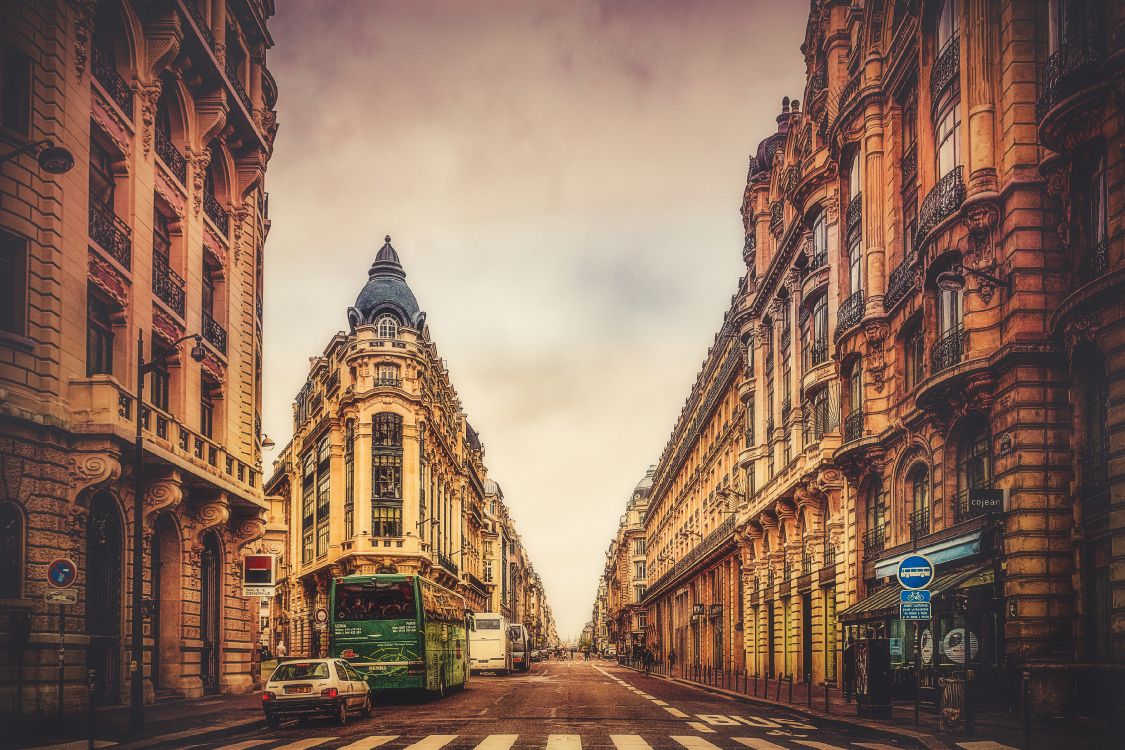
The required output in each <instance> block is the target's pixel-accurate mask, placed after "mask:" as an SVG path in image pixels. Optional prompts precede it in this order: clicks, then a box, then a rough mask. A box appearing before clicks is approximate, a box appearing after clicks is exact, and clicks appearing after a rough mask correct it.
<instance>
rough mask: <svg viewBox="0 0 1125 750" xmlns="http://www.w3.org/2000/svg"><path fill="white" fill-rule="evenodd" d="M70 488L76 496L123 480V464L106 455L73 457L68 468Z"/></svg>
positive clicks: (90, 454)
mask: <svg viewBox="0 0 1125 750" xmlns="http://www.w3.org/2000/svg"><path fill="white" fill-rule="evenodd" d="M68 474H69V478H70V487H71V489H72V490H74V494H75V495H77V494H78V493H80V492H82V491H83V490H86V489H88V488H90V487H94V486H97V485H104V484H109V483H111V482H116V481H117V480H118V479H120V478H121V462H120V461H119V460H118V459H117V458H116V457H115V456H110V455H107V454H105V453H79V454H76V455H74V456H72V457H71V459H70V466H69V467H68Z"/></svg>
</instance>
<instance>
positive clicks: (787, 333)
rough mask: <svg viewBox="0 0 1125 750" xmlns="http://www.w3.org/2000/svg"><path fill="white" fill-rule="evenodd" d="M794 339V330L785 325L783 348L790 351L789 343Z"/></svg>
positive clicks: (782, 332) (783, 329)
mask: <svg viewBox="0 0 1125 750" xmlns="http://www.w3.org/2000/svg"><path fill="white" fill-rule="evenodd" d="M792 341H793V331H792V329H791V328H789V326H783V327H782V329H781V350H782V351H789V344H790V343H792Z"/></svg>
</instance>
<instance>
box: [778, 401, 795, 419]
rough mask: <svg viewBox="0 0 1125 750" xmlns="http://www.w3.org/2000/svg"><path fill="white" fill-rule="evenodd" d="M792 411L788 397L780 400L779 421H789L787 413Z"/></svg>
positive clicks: (791, 403) (791, 404)
mask: <svg viewBox="0 0 1125 750" xmlns="http://www.w3.org/2000/svg"><path fill="white" fill-rule="evenodd" d="M791 411H793V402H792V400H791V399H790V398H789V396H785V397H784V398H783V399H781V421H782V422H784V421H785V420H786V419H789V412H791Z"/></svg>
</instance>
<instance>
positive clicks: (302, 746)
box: [273, 737, 336, 750]
mask: <svg viewBox="0 0 1125 750" xmlns="http://www.w3.org/2000/svg"><path fill="white" fill-rule="evenodd" d="M334 739H336V738H335V737H306V738H305V739H303V740H297V741H296V742H290V743H288V744H286V745H278V746H277V747H275V748H274V749H273V750H306V749H307V748H310V747H316V746H317V745H323V744H324V743H325V742H331V741H332V740H334Z"/></svg>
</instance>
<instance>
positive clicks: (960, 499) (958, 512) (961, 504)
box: [953, 490, 969, 523]
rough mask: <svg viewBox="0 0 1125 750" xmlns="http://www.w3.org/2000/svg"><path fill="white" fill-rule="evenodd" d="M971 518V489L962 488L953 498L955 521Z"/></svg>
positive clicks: (959, 521)
mask: <svg viewBox="0 0 1125 750" xmlns="http://www.w3.org/2000/svg"><path fill="white" fill-rule="evenodd" d="M967 520H969V491H968V490H961V491H960V492H958V493H957V496H956V497H955V498H953V523H961V522H962V521H967Z"/></svg>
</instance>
